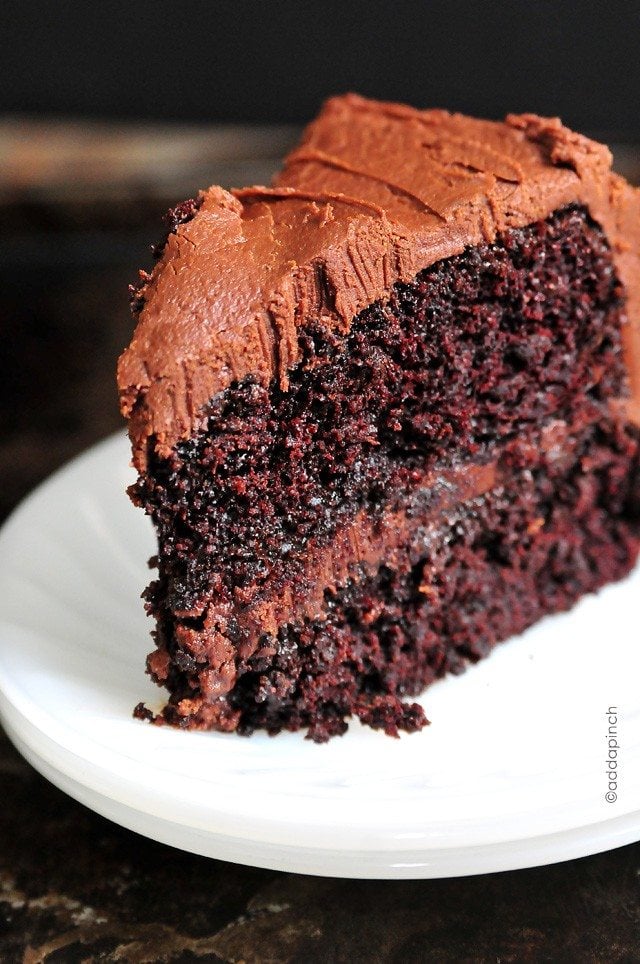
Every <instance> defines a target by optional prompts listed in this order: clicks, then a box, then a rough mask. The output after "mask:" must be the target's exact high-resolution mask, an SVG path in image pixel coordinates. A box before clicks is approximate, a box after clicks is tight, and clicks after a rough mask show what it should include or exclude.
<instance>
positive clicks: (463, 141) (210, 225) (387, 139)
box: [118, 95, 640, 470]
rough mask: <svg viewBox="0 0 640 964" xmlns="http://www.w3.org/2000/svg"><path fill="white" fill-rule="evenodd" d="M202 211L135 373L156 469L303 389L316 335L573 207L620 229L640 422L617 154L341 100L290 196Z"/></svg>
mask: <svg viewBox="0 0 640 964" xmlns="http://www.w3.org/2000/svg"><path fill="white" fill-rule="evenodd" d="M198 203H199V207H198V209H197V211H196V212H195V214H194V216H193V217H192V218H191V220H189V221H187V222H185V223H182V224H179V225H178V227H177V228H176V230H175V232H173V233H172V234H171V235H170V236H169V238H168V240H167V243H166V245H165V247H164V250H163V253H162V257H161V259H160V260H159V262H158V264H157V265H156V266H155V268H154V270H153V272H152V274H151V276H150V277H149V278H148V279H147V280H146V283H145V284H144V286H143V288H142V289H141V290H140V299H141V302H142V309H141V311H140V315H139V320H138V326H137V328H136V332H135V334H134V337H133V340H132V343H131V345H130V347H129V348H128V349H127V350H126V351H125V352H124V354H123V355H122V357H121V359H120V363H119V368H118V383H119V388H120V394H121V406H122V411H123V413H124V414H125V415H126V416H127V417H128V418H129V419H130V434H131V438H132V442H133V448H134V460H135V463H136V465H137V467H138V468H139V469H140V470H144V468H145V466H146V459H147V451H148V442H149V440H150V439H151V440H152V443H153V445H154V446H155V448H156V451H157V452H158V454H159V455H161V456H163V455H167V454H168V453H169V451H170V450H171V448H172V447H173V446H174V445H175V444H176V443H177V442H178V441H180V440H181V439H185V438H188V437H190V436H191V435H192V434H194V433H195V432H197V431H198V429H199V428H200V427H201V426H202V425H203V423H204V421H205V418H206V415H205V413H204V408H205V406H206V404H207V402H208V401H209V400H210V399H211V398H212V397H213V396H215V395H216V394H217V393H218V392H220V391H222V390H224V389H225V388H227V387H228V386H229V385H230V384H231V383H232V382H234V381H236V380H239V379H242V378H244V377H246V376H253V377H255V378H256V379H258V380H259V381H261V382H262V383H265V384H266V383H268V382H270V381H271V379H272V378H273V377H274V376H276V377H278V378H279V380H280V383H281V385H282V386H283V387H286V384H287V372H288V371H289V370H290V368H291V367H292V366H294V365H295V364H296V362H297V361H298V352H299V349H298V330H299V329H300V328H302V327H304V326H306V325H308V324H309V323H310V322H312V321H313V320H316V319H320V320H321V321H322V323H323V324H324V325H327V326H330V327H333V328H336V329H338V330H340V331H344V332H346V331H348V329H349V326H350V324H351V321H352V319H353V318H354V316H355V315H356V314H358V312H360V311H361V310H362V309H363V308H364V307H366V306H367V305H368V304H370V303H371V302H373V301H377V300H378V299H384V298H385V297H387V296H388V295H389V293H390V291H391V288H392V286H393V284H394V283H396V282H397V281H409V280H410V279H411V278H413V277H414V276H415V275H416V274H417V273H418V272H419V271H420V270H422V269H423V268H425V267H428V266H429V265H431V264H433V263H434V262H436V261H439V260H440V259H441V258H446V257H450V256H451V255H455V254H459V253H460V252H461V251H462V250H463V249H464V248H465V247H467V246H468V245H476V244H480V243H483V242H491V241H493V240H494V238H495V236H496V234H497V233H498V232H500V231H503V230H506V229H508V228H510V227H522V226H524V225H526V224H529V223H531V222H533V221H537V220H541V219H543V218H545V217H547V216H548V215H549V214H550V213H551V212H552V211H554V210H556V209H558V208H561V207H563V206H565V205H567V204H571V203H579V204H584V205H586V206H587V207H588V209H589V211H590V213H591V215H592V217H593V218H594V220H596V221H597V222H598V223H599V224H600V225H601V226H602V227H603V229H604V231H605V233H606V235H607V238H608V240H609V244H610V245H611V249H612V253H613V256H614V262H615V265H616V270H617V272H618V274H619V276H620V279H621V281H622V282H623V284H624V285H625V288H626V295H627V312H628V319H629V323H628V324H627V326H626V330H625V354H626V362H627V368H628V370H629V376H630V383H631V391H632V400H631V403H630V414H631V415H635V417H636V418H637V416H638V412H640V192H639V191H637V190H635V189H633V188H631V187H630V186H629V185H628V184H627V183H626V182H625V181H624V180H623V179H622V178H620V177H618V176H617V175H615V174H612V173H611V155H610V153H609V151H608V150H607V148H606V147H604V146H603V145H601V144H598V143H596V142H594V141H591V140H589V139H587V138H585V137H582V136H580V135H578V134H574V133H573V132H571V131H569V130H568V129H567V128H565V127H563V126H562V124H561V123H560V121H559V120H557V119H545V118H540V117H536V116H534V115H530V114H525V115H519V116H515V115H510V116H508V117H507V119H506V120H505V122H504V123H497V122H491V121H479V120H474V119H472V118H468V117H464V116H462V115H460V114H449V113H447V112H445V111H440V110H430V111H418V110H414V109H411V108H408V107H403V106H401V105H396V104H387V103H379V102H374V101H368V100H364V99H362V98H360V97H356V96H354V95H347V96H344V97H338V98H334V99H332V100H330V101H329V102H328V103H327V104H326V105H325V107H324V109H323V111H322V112H321V114H320V116H319V117H318V118H317V120H315V121H314V122H313V123H312V124H311V125H310V126H309V127H308V128H307V130H306V132H305V134H304V136H303V139H302V142H301V145H300V147H299V148H297V149H296V150H295V151H294V152H293V153H292V154H291V155H289V157H288V158H287V160H286V163H285V167H284V170H283V171H282V172H281V173H280V174H279V175H278V177H277V178H276V179H275V181H274V186H273V187H271V188H265V187H254V188H246V189H243V190H237V191H232V192H227V191H224V190H223V189H222V188H219V187H212V188H210V189H209V190H208V191H205V192H203V193H202V194H201V195H200V197H199V199H198ZM194 210H195V206H194Z"/></svg>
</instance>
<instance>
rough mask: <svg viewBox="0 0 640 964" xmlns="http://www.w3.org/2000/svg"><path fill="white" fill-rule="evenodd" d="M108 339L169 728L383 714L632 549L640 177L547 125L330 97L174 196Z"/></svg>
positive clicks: (631, 556) (390, 714)
mask: <svg viewBox="0 0 640 964" xmlns="http://www.w3.org/2000/svg"><path fill="white" fill-rule="evenodd" d="M156 253H157V259H158V260H157V264H156V266H155V267H154V270H153V271H152V272H151V274H143V275H142V278H141V284H140V285H139V286H137V287H136V289H135V290H134V291H133V299H132V300H133V308H134V313H135V315H136V316H137V327H136V331H135V334H134V336H133V340H132V343H131V345H130V347H129V348H128V349H127V350H126V351H125V352H124V354H123V355H122V357H121V359H120V364H119V370H118V381H119V388H120V397H121V404H122V411H123V413H124V415H125V416H126V417H127V418H128V420H129V431H130V436H131V441H132V445H133V459H134V463H135V466H136V468H137V470H138V473H139V475H138V481H137V483H136V484H135V485H134V486H133V487H132V489H131V496H132V498H133V500H134V502H135V503H136V504H137V505H139V506H141V507H142V508H144V510H145V511H146V512H147V513H148V515H149V516H150V517H151V519H152V520H153V523H154V526H155V529H156V532H157V537H158V555H157V557H156V558H154V560H152V564H153V565H154V566H156V567H157V570H158V572H157V578H156V579H155V580H154V581H153V582H152V583H151V585H150V586H149V588H148V590H147V591H146V593H145V599H146V606H147V610H148V612H149V613H150V614H151V615H152V616H153V618H154V620H155V627H156V628H155V630H154V633H153V635H154V639H155V645H156V648H155V650H154V651H153V652H152V654H151V655H150V656H149V658H148V671H149V673H150V674H151V676H152V677H153V679H154V680H155V681H156V682H157V683H159V684H160V685H161V686H164V687H166V688H167V689H168V691H169V698H168V702H167V704H166V706H165V708H164V710H163V711H162V712H161V713H160V714H158V715H156V716H154V715H153V714H152V713H151V711H149V710H147V709H146V708H145V707H143V706H139V707H137V708H136V711H135V712H136V714H137V715H138V716H140V717H143V718H145V717H146V718H149V719H153V720H154V721H155V722H157V723H163V722H167V723H172V724H177V725H179V726H182V727H185V728H192V729H193V728H197V729H216V730H235V731H237V732H239V733H244V734H247V733H251V732H252V731H253V730H255V729H256V728H263V729H266V730H267V731H268V732H269V733H277V732H279V731H280V730H282V729H288V730H297V729H299V728H303V729H305V730H306V731H307V734H308V736H310V737H311V738H312V739H314V740H316V741H324V740H326V739H328V738H329V737H331V736H333V735H335V734H341V733H343V732H344V731H345V730H346V729H347V720H348V718H349V717H352V716H356V717H358V718H359V719H360V720H361V721H363V722H364V723H366V724H368V725H370V726H372V727H375V728H379V729H383V730H384V731H385V732H386V733H388V734H392V735H397V733H398V731H399V730H405V731H413V730H417V729H419V728H421V727H422V726H423V725H424V724H425V723H426V718H425V715H424V712H423V710H422V708H421V706H420V705H418V704H416V703H414V702H411V701H410V699H408V698H410V697H415V696H416V695H417V694H419V693H421V692H422V690H423V689H424V688H425V687H426V686H427V685H428V684H429V683H431V682H432V681H433V680H435V679H437V678H438V677H441V676H442V675H443V674H445V673H448V672H451V673H458V672H460V671H461V670H462V669H463V668H464V667H465V665H467V664H468V663H469V662H475V661H476V660H478V659H479V658H480V657H482V656H485V655H486V654H487V653H488V652H489V651H490V650H491V648H492V647H493V646H494V645H495V644H496V643H497V642H498V641H500V640H504V639H506V638H507V637H509V636H511V635H513V634H514V633H519V632H521V631H522V630H524V629H525V628H526V627H527V626H530V625H531V624H532V623H534V622H535V621H536V620H538V619H539V618H540V617H541V616H543V615H545V614H548V613H556V612H559V611H561V610H565V609H567V608H569V607H570V606H572V605H573V604H574V603H575V601H576V600H577V599H579V598H580V597H581V596H582V595H583V594H584V593H587V592H592V591H594V590H596V589H598V588H599V587H600V586H603V585H604V584H605V583H608V582H610V581H612V580H616V579H620V578H621V577H622V576H624V575H625V574H626V573H628V572H629V570H630V569H631V567H632V566H633V565H634V562H635V560H636V556H637V554H638V549H639V546H640V428H639V426H640V194H639V193H638V192H637V191H636V190H634V189H633V188H631V187H629V185H628V184H626V183H625V182H624V181H623V180H622V179H621V178H620V177H618V176H616V175H615V174H613V173H612V172H611V156H610V154H609V151H608V150H607V148H606V147H604V146H602V145H601V144H597V143H595V142H593V141H591V140H588V139H587V138H585V137H582V136H580V135H578V134H574V133H572V132H571V131H569V130H567V129H566V128H565V127H563V126H562V124H561V123H560V121H559V120H557V119H545V118H540V117H536V116H533V115H528V114H527V115H520V116H509V117H507V118H506V120H505V121H504V122H502V123H496V122H489V121H480V120H474V119H472V118H469V117H463V116H461V115H459V114H449V113H447V112H445V111H441V110H428V111H418V110H413V109H411V108H409V107H403V106H400V105H396V104H387V103H377V102H373V101H368V100H364V99H362V98H360V97H356V96H353V95H348V96H344V97H338V98H334V99H332V100H330V101H329V102H328V103H327V104H326V105H325V107H324V108H323V110H322V112H321V114H320V116H319V117H318V118H317V120H315V121H314V122H313V123H312V124H311V125H310V126H309V127H308V128H307V130H306V132H305V134H304V136H303V138H302V142H301V144H300V146H299V147H298V148H297V149H296V150H295V151H294V152H293V153H292V154H291V155H290V156H289V157H288V158H287V160H286V162H285V164H284V169H283V170H282V172H281V173H280V174H279V175H278V176H277V177H276V178H275V180H274V182H273V185H272V186H271V187H252V188H246V189H242V190H234V191H231V192H227V191H225V190H222V189H221V188H219V187H212V188H209V189H208V190H207V191H204V192H202V193H201V194H200V195H199V196H198V197H197V198H195V199H193V200H191V201H187V202H185V203H183V204H181V205H180V206H179V207H178V208H176V209H175V211H173V212H172V213H171V216H170V223H169V233H168V236H167V238H166V240H165V241H164V242H163V244H162V245H161V246H160V247H159V248H158V249H157V252H156Z"/></svg>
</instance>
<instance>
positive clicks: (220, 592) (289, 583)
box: [134, 208, 626, 685]
mask: <svg viewBox="0 0 640 964" xmlns="http://www.w3.org/2000/svg"><path fill="white" fill-rule="evenodd" d="M624 317H625V316H624V302H623V298H622V292H621V288H620V284H619V281H618V279H617V277H616V274H615V271H614V269H613V263H612V259H611V254H610V251H609V249H608V246H607V243H606V241H605V239H604V237H603V235H602V232H601V231H600V229H599V228H598V227H597V226H596V225H595V224H594V223H593V222H592V221H591V220H590V219H589V217H588V215H587V214H586V212H585V211H584V210H579V209H574V208H571V209H567V210H565V211H561V212H556V213H555V214H554V215H552V216H551V217H550V218H548V219H547V220H546V221H544V222H539V223H537V224H534V225H530V226H528V227H527V228H523V229H519V230H514V231H509V232H506V233H505V234H504V235H503V236H501V237H500V238H499V239H498V240H497V241H496V242H495V243H494V244H492V245H483V246H481V247H479V248H475V249H469V250H468V251H466V252H465V253H464V254H462V255H458V256H456V257H453V258H450V259H448V260H446V261H443V262H439V263H438V264H437V265H433V266H432V267H431V268H428V269H426V270H425V271H424V272H422V273H421V274H420V275H419V276H418V278H417V279H416V280H415V281H414V282H413V283H412V284H410V285H409V284H407V285H401V286H400V285H398V286H396V288H395V289H394V291H393V292H392V298H391V299H390V301H389V302H388V303H387V304H385V305H381V304H377V305H373V306H371V307H370V308H368V309H366V310H365V311H364V312H362V313H361V314H360V316H359V317H358V318H357V319H355V320H354V323H353V325H352V328H351V331H350V333H349V334H348V335H347V336H344V337H341V338H340V337H337V336H335V335H332V334H331V333H330V332H328V331H327V330H326V329H323V328H322V327H321V326H320V325H318V326H317V327H316V328H315V329H314V330H311V329H310V330H308V331H307V332H305V333H303V334H301V339H302V340H303V341H305V345H304V349H303V361H302V363H301V364H300V366H299V367H298V368H297V369H296V370H295V371H293V372H292V373H291V375H290V381H289V386H288V390H287V391H286V392H283V391H282V390H281V389H280V387H279V386H278V385H277V384H272V386H271V387H270V389H269V390H268V389H266V388H263V387H262V386H260V385H257V384H255V383H254V382H249V383H246V382H245V383H241V384H239V385H237V386H235V387H233V388H229V389H227V390H226V391H225V392H224V393H223V394H222V395H221V396H220V397H219V398H217V399H216V400H215V401H214V402H213V403H212V404H211V406H210V409H209V417H208V423H207V427H206V429H205V430H203V431H202V432H201V433H199V435H198V436H197V437H195V438H194V439H192V440H191V441H189V442H187V443H182V444H181V445H179V446H178V448H177V450H176V451H175V452H174V453H172V455H171V457H170V458H168V459H161V458H159V457H158V456H156V455H154V456H152V459H151V462H150V466H149V472H148V473H147V474H146V475H144V476H142V477H141V479H140V482H139V484H138V485H137V487H136V488H135V490H134V495H135V498H136V499H137V501H138V502H139V503H141V504H142V505H143V506H144V507H145V509H146V510H147V511H148V512H149V513H150V514H151V516H152V518H153V521H154V523H155V525H156V528H157V531H158V536H159V552H158V560H159V569H160V582H159V584H157V585H156V587H155V588H154V590H153V593H152V602H153V604H154V607H156V608H161V609H162V610H163V612H164V613H165V617H164V621H165V624H167V623H168V620H172V621H173V623H174V625H175V627H176V632H177V633H178V635H179V636H180V637H183V636H188V638H189V646H190V647H191V648H192V649H193V648H195V647H197V646H198V647H199V649H200V650H202V649H204V650H208V651H209V659H210V661H211V662H212V663H216V662H217V663H220V664H222V663H225V664H226V663H228V662H229V660H230V659H231V653H230V647H231V646H233V647H240V650H241V652H243V653H244V652H245V649H246V647H248V648H249V649H251V647H254V648H255V646H256V645H257V640H258V638H259V636H260V635H261V634H262V633H264V632H275V631H276V630H277V626H278V625H279V623H280V622H282V621H284V622H287V621H288V620H289V619H290V618H292V617H293V616H294V615H296V613H297V614H298V615H300V614H301V612H302V611H303V610H302V609H301V607H306V608H305V609H304V614H305V615H307V616H313V615H316V614H317V613H318V612H321V609H322V600H323V596H322V594H323V592H324V590H325V589H327V588H331V586H332V585H334V584H335V582H336V578H337V577H338V576H339V574H340V573H341V572H342V570H344V569H345V567H348V566H349V565H350V564H352V563H356V564H357V563H358V561H359V558H358V552H359V551H360V554H361V552H362V550H361V549H360V550H358V549H357V548H356V545H358V546H361V544H362V542H363V539H364V536H363V535H362V526H363V525H365V526H369V515H370V516H371V519H372V521H373V522H375V523H376V524H378V523H380V520H381V515H382V513H383V512H385V511H387V508H388V505H389V502H390V498H389V495H388V492H389V491H390V492H391V493H392V494H396V495H397V496H400V494H401V493H404V492H413V491H414V490H415V489H416V488H423V489H426V491H427V494H428V497H429V498H430V499H433V498H434V496H433V488H434V483H433V479H434V477H437V474H438V473H439V474H440V475H442V473H444V478H445V479H448V480H449V484H450V486H452V487H453V490H454V491H455V489H456V486H458V487H459V486H460V485H461V486H462V494H463V497H466V495H468V486H467V482H466V476H467V473H469V472H471V473H472V474H473V472H474V471H476V470H475V469H474V467H473V465H472V464H471V460H473V463H474V464H475V465H476V466H478V465H479V466H480V467H481V469H483V470H484V468H483V467H486V466H487V464H488V463H490V462H491V460H492V459H493V458H494V450H495V446H496V443H499V442H501V441H502V440H507V439H509V438H510V437H513V436H515V435H517V434H520V433H526V432H530V431H531V430H532V427H536V426H539V425H544V424H545V423H546V422H549V420H552V421H557V420H558V418H561V417H562V418H565V419H566V418H571V419H574V418H576V417H577V416H576V412H577V411H578V410H579V409H581V408H582V407H584V406H585V405H586V406H587V410H588V411H589V410H590V409H589V406H591V407H593V405H594V403H597V402H598V401H601V400H602V399H606V398H609V397H611V396H617V395H620V394H622V393H623V392H624V389H625V387H626V383H625V372H624V367H623V362H622V357H621V350H620V337H621V335H620V332H621V327H622V325H623V324H624ZM589 417H591V418H594V417H598V416H597V412H596V415H593V414H592V415H590V416H589ZM458 466H461V468H456V467H458ZM469 466H471V467H470V468H469ZM456 473H457V474H456ZM485 474H486V473H485ZM474 484H477V479H476V480H475V481H474ZM485 488H486V485H485ZM479 491H484V489H482V488H481V489H480V490H479ZM392 512H393V510H392ZM354 540H355V544H354V545H352V543H354ZM365 541H366V540H365ZM302 585H304V591H303V592H302V593H300V592H297V591H296V590H297V589H300V587H301V586H302ZM310 607H315V610H314V609H312V608H310ZM167 631H168V630H167ZM198 635H199V637H200V638H199V640H198V639H197V638H196V637H198ZM245 644H246V646H245ZM214 651H215V653H216V654H217V655H214ZM224 682H225V685H231V679H230V678H229V676H228V674H227V676H226V677H225V681H224ZM218 685H222V680H219V681H218Z"/></svg>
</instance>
